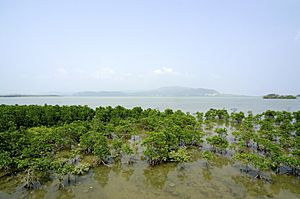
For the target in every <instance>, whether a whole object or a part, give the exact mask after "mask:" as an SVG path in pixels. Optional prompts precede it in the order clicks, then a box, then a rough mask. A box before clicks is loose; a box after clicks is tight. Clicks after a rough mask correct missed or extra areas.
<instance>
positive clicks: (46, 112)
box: [0, 104, 95, 131]
mask: <svg viewBox="0 0 300 199" xmlns="http://www.w3.org/2000/svg"><path fill="white" fill-rule="evenodd" d="M94 115H95V111H94V110H93V109H91V108H89V107H88V106H58V105H56V106H52V105H44V106H39V105H3V104H2V105H0V131H7V130H15V129H20V127H24V128H29V127H36V126H53V125H61V124H69V123H71V122H73V121H90V120H92V119H93V118H94Z"/></svg>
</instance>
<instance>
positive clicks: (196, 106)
mask: <svg viewBox="0 0 300 199" xmlns="http://www.w3.org/2000/svg"><path fill="white" fill-rule="evenodd" d="M0 104H39V105H43V104H49V105H56V104H58V105H88V106H90V107H92V108H95V107H98V106H116V105H122V106H124V107H127V108H132V107H134V106H141V107H142V108H158V109H160V110H164V109H166V108H172V109H181V110H183V111H185V112H191V113H194V112H197V111H202V112H204V111H207V110H208V109H210V108H220V109H221V108H226V109H227V110H237V111H244V112H247V111H252V112H253V113H261V112H263V111H265V110H268V109H272V110H286V111H296V110H300V99H299V98H298V99H296V100H284V99H276V100H264V99H262V98H261V97H13V98H1V97H0Z"/></svg>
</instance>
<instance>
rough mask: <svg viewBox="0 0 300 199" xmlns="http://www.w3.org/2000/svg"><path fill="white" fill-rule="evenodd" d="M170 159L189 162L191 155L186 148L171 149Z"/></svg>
mask: <svg viewBox="0 0 300 199" xmlns="http://www.w3.org/2000/svg"><path fill="white" fill-rule="evenodd" d="M169 158H170V161H172V162H187V161H188V160H189V159H190V156H189V154H188V152H187V150H186V148H179V149H178V150H177V151H171V152H170V153H169Z"/></svg>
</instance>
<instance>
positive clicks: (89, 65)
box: [0, 0, 300, 95]
mask: <svg viewBox="0 0 300 199" xmlns="http://www.w3.org/2000/svg"><path fill="white" fill-rule="evenodd" d="M164 86H186V87H193V88H210V89H215V90H217V91H219V92H221V93H232V94H244V95H264V94H267V93H273V92H275V93H280V94H300V1H299V0H243V1H241V0H226V1H224V0H210V1H204V0H203V1H202V0H195V1H191V0H151V1H150V0H147V1H146V0H136V1H131V0H126V1H124V0H122V1H121V0H120V1H115V0H109V1H101V0H95V1H92V0H85V1H83V0H82V1H76V0H70V1H68V0H51V1H50V0H49V1H46V0H44V1H40V0H37V1H31V0H26V1H23V0H20V1H15V0H0V93H1V94H13V93H21V94H36V93H47V92H77V91H101V90H122V91H128V90H147V89H154V88H158V87H164Z"/></svg>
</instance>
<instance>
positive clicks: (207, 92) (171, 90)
mask: <svg viewBox="0 0 300 199" xmlns="http://www.w3.org/2000/svg"><path fill="white" fill-rule="evenodd" d="M216 95H220V93H219V92H218V91H216V90H213V89H206V88H189V87H180V86H170V87H161V88H158V89H153V90H147V91H131V92H129V91H128V92H125V91H86V92H78V93H74V94H73V96H107V97H122V96H133V97H150V96H151V97H196V96H216Z"/></svg>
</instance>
